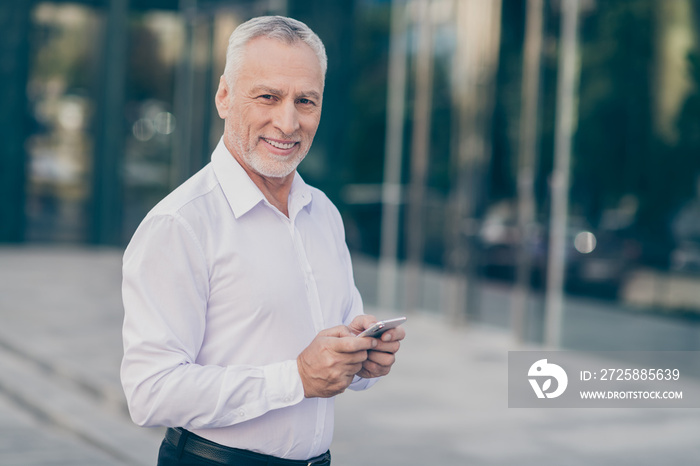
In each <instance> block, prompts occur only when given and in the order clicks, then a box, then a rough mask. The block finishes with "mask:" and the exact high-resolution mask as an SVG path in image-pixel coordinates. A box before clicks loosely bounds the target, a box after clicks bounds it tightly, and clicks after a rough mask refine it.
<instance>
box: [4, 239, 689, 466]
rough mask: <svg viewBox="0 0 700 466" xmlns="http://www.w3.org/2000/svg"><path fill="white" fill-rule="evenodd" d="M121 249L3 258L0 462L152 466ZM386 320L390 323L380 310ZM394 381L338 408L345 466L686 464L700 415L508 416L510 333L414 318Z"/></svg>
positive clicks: (339, 460)
mask: <svg viewBox="0 0 700 466" xmlns="http://www.w3.org/2000/svg"><path fill="white" fill-rule="evenodd" d="M120 266H121V251H118V250H114V249H84V248H57V247H51V248H41V247H31V248H23V247H20V248H9V247H3V248H0V318H1V319H2V324H1V325H0V464H1V465H12V466H14V465H31V466H37V465H108V466H112V465H153V464H155V458H156V455H157V448H158V444H159V443H160V439H161V437H162V429H142V428H138V427H136V426H134V425H133V424H132V423H131V421H130V420H129V418H128V415H127V413H126V409H125V405H124V401H123V396H122V394H121V388H120V385H119V379H118V367H119V360H120V357H121V337H120V331H121V319H122V309H121V299H120V291H119V286H120V275H121V272H120ZM373 312H375V313H376V314H377V315H380V316H382V317H384V316H387V317H388V316H389V315H390V313H387V312H383V311H381V310H373ZM409 319H410V320H409V322H408V323H407V324H406V328H407V331H408V334H409V337H408V338H407V339H406V341H405V342H404V344H403V346H402V349H401V352H400V353H399V359H398V362H397V364H396V366H395V368H394V370H393V371H392V374H391V375H390V377H387V378H386V379H385V380H383V381H381V382H380V383H379V384H378V385H376V386H375V387H373V388H372V389H371V390H369V391H366V392H360V393H354V392H347V393H345V394H343V395H341V396H340V397H338V400H337V402H336V406H337V416H336V419H337V422H336V433H335V440H334V444H333V447H332V450H333V454H334V465H336V466H352V465H368V466H372V465H383V466H393V465H426V464H428V465H433V464H440V465H448V466H449V465H454V466H461V465H479V466H482V465H483V466H489V465H513V464H518V465H533V466H534V465H537V466H543V465H544V466H548V465H552V466H554V465H557V466H559V465H571V466H577V465H584V464H585V465H589V464H596V465H626V464H629V465H656V464H665V465H687V464H695V463H697V462H698V458H700V442H698V441H697V437H698V432H700V412H699V411H698V410H697V409H686V410H678V409H675V410H673V409H596V410H584V409H549V410H538V409H508V408H507V393H506V390H507V372H506V363H507V351H508V350H514V349H522V348H521V347H518V346H516V345H515V344H514V343H513V342H512V341H511V339H510V338H509V336H508V335H507V334H506V333H505V332H504V331H503V330H501V329H498V328H495V327H484V326H476V325H472V326H468V327H452V326H450V325H448V324H447V323H446V322H445V321H443V320H442V318H441V317H439V316H437V315H431V314H415V315H411V316H409Z"/></svg>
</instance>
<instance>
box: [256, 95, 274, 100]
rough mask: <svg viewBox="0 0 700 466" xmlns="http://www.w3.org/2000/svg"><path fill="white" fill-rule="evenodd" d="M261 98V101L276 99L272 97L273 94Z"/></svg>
mask: <svg viewBox="0 0 700 466" xmlns="http://www.w3.org/2000/svg"><path fill="white" fill-rule="evenodd" d="M259 97H260V98H261V99H265V100H272V99H274V97H273V96H272V94H263V95H261V96H259Z"/></svg>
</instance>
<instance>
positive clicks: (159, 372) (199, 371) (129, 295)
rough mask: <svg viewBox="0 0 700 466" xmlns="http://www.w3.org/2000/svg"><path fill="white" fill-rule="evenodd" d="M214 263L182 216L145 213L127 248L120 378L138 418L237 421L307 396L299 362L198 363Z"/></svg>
mask: <svg viewBox="0 0 700 466" xmlns="http://www.w3.org/2000/svg"><path fill="white" fill-rule="evenodd" d="M208 293H209V264H208V263H207V260H206V257H205V255H204V253H203V249H202V247H201V245H200V243H199V241H198V240H197V238H196V236H195V235H194V233H193V231H192V229H191V228H189V225H188V224H187V223H186V222H185V221H184V220H183V219H182V218H181V217H178V216H177V214H168V215H153V216H149V217H147V219H146V220H144V222H143V223H142V225H141V226H140V227H139V228H138V230H137V231H136V233H135V234H134V237H133V238H132V241H131V243H130V244H129V246H128V247H127V250H126V252H125V254H124V263H123V283H122V297H123V302H124V311H125V312H124V326H123V339H124V357H123V360H122V366H121V379H122V385H123V387H124V392H125V394H126V398H127V403H128V406H129V412H130V414H131V417H132V419H133V420H134V422H135V423H136V424H139V425H142V426H170V427H175V426H177V427H185V428H193V429H201V428H215V427H226V426H231V425H234V424H237V423H240V422H243V421H246V420H249V419H252V418H256V417H259V416H261V415H263V414H265V413H266V412H268V411H270V410H273V409H279V408H283V407H287V406H291V405H295V404H297V403H299V402H301V400H302V399H303V397H304V391H303V386H302V383H301V378H300V376H299V372H298V368H297V363H296V360H290V361H281V362H279V363H274V364H270V365H266V366H243V365H238V366H226V367H222V366H213V365H199V364H197V363H196V360H197V354H198V352H199V349H200V348H201V346H202V342H203V340H204V335H205V327H206V310H207V299H208Z"/></svg>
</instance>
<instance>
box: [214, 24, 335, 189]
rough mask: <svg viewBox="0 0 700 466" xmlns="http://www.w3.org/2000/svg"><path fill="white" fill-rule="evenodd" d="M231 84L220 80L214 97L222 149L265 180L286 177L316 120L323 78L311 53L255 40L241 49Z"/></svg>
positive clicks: (305, 47) (300, 156) (298, 47)
mask: <svg viewBox="0 0 700 466" xmlns="http://www.w3.org/2000/svg"><path fill="white" fill-rule="evenodd" d="M231 84H232V86H231V87H229V86H228V83H226V81H224V80H223V79H222V81H221V83H220V86H219V91H218V92H217V96H216V105H217V109H218V110H219V115H220V116H221V117H222V118H225V120H226V123H225V129H224V141H225V143H226V146H227V147H228V149H229V150H230V151H231V152H233V154H234V156H236V158H237V159H238V160H239V162H241V163H243V164H244V165H245V166H246V168H248V169H250V170H252V171H253V172H255V173H257V174H259V175H262V176H263V177H265V178H284V177H286V176H287V175H289V174H291V173H292V172H293V171H294V170H295V169H296V167H297V165H299V163H300V162H301V161H302V160H303V159H304V157H305V156H306V154H307V153H308V151H309V148H310V147H311V143H312V141H313V139H314V135H315V134H316V129H317V128H318V124H319V122H320V119H321V104H322V99H323V75H322V72H321V65H320V64H319V61H318V58H317V57H316V54H315V53H314V52H313V50H311V48H310V47H309V46H308V45H306V44H304V43H303V42H298V43H294V44H292V45H288V44H285V43H284V42H280V41H278V40H274V39H268V38H264V37H258V38H256V39H253V40H251V41H250V42H249V43H248V44H247V45H246V50H245V55H244V57H243V60H242V61H241V64H240V67H239V69H238V72H237V74H236V76H235V77H234V78H233V82H232V83H231ZM222 87H225V89H222Z"/></svg>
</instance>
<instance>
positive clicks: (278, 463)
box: [158, 429, 331, 466]
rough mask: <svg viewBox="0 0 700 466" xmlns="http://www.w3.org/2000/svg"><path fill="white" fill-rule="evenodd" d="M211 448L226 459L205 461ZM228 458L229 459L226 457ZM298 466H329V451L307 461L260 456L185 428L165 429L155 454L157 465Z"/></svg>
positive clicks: (207, 459)
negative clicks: (203, 436) (226, 445)
mask: <svg viewBox="0 0 700 466" xmlns="http://www.w3.org/2000/svg"><path fill="white" fill-rule="evenodd" d="M212 446H213V447H214V448H215V449H216V450H217V451H219V452H221V451H222V450H223V455H222V456H224V457H226V458H225V459H221V458H219V459H217V457H216V456H214V459H212V458H207V457H206V456H207V453H204V454H198V453H199V452H202V451H204V452H206V451H207V449H208V448H210V447H212ZM228 456H230V457H228ZM224 464H226V465H233V466H287V465H289V466H297V465H303V466H306V465H307V464H308V465H318V466H330V464H331V461H330V452H327V453H326V454H325V455H322V456H321V457H319V458H316V459H315V461H314V460H310V461H293V460H284V459H281V458H275V457H272V456H268V455H261V454H259V453H253V452H249V451H245V450H236V449H234V448H228V447H224V446H223V445H218V444H215V443H213V442H211V441H209V440H206V439H203V438H202V437H199V436H197V435H195V434H193V433H191V432H188V431H186V430H184V429H168V431H167V432H166V435H165V438H164V439H163V442H162V443H161V445H160V450H159V452H158V466H221V465H224Z"/></svg>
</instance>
